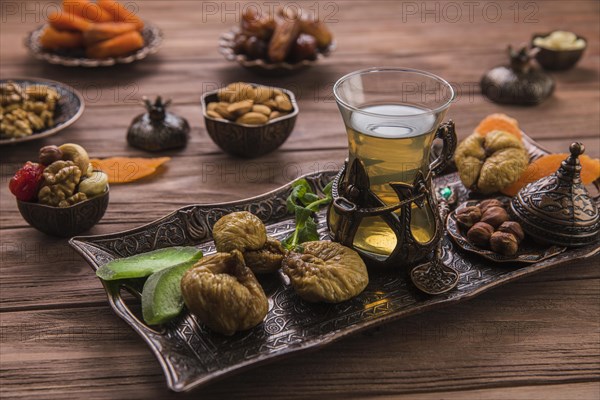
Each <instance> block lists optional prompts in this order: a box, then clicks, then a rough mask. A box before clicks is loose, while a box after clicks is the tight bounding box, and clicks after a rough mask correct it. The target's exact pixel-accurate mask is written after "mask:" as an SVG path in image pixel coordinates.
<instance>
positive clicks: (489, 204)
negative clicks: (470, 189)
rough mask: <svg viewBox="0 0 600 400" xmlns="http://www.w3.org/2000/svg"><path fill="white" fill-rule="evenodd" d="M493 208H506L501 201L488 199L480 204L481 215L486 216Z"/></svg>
mask: <svg viewBox="0 0 600 400" xmlns="http://www.w3.org/2000/svg"><path fill="white" fill-rule="evenodd" d="M491 207H501V208H504V204H502V202H501V201H500V200H497V199H487V200H483V201H482V202H481V203H479V208H480V209H481V214H485V212H486V211H487V209H488V208H491Z"/></svg>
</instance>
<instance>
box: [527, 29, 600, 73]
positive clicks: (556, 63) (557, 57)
mask: <svg viewBox="0 0 600 400" xmlns="http://www.w3.org/2000/svg"><path fill="white" fill-rule="evenodd" d="M551 33H552V32H548V33H537V34H535V35H533V37H532V38H531V45H532V46H533V47H537V48H538V49H540V51H539V52H538V53H537V54H536V55H535V59H536V60H537V62H538V63H540V65H541V66H542V67H543V68H544V69H547V70H553V71H564V70H567V69H570V68H573V67H574V66H575V64H577V62H578V61H579V60H580V59H581V56H583V53H584V51H585V49H586V48H587V44H588V41H587V39H586V38H584V37H583V36H579V35H577V39H583V40H584V41H585V47H584V48H583V49H577V50H552V49H548V48H545V47H541V46H536V45H535V44H533V42H534V40H535V39H536V38H538V37H546V36H548V35H550V34H551Z"/></svg>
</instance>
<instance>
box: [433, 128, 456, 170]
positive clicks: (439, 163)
mask: <svg viewBox="0 0 600 400" xmlns="http://www.w3.org/2000/svg"><path fill="white" fill-rule="evenodd" d="M435 138H436V139H441V140H442V141H443V143H444V145H443V146H442V152H441V153H440V155H439V156H438V157H437V158H436V159H435V160H434V161H433V162H432V163H431V164H430V166H429V169H430V171H431V173H432V174H433V175H434V176H435V175H439V174H441V173H442V172H443V171H444V169H446V167H447V166H448V163H449V162H450V161H451V160H452V157H453V156H454V151H455V150H456V144H457V138H456V129H455V126H454V122H453V121H452V120H450V121H448V122H444V123H442V124H441V125H440V126H439V128H438V129H437V131H436V132H435Z"/></svg>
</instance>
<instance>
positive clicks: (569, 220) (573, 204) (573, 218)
mask: <svg viewBox="0 0 600 400" xmlns="http://www.w3.org/2000/svg"><path fill="white" fill-rule="evenodd" d="M569 150H570V151H571V155H570V156H569V157H568V158H567V159H565V160H564V161H563V162H562V164H561V166H560V168H559V169H558V170H557V171H556V172H555V173H554V174H552V175H550V176H547V177H544V178H541V179H539V180H537V181H535V182H533V183H530V184H528V185H526V186H525V187H524V188H522V189H521V190H520V191H519V193H518V194H517V195H516V196H515V197H513V199H512V202H511V207H510V212H511V214H512V215H513V217H514V219H516V220H517V221H518V222H519V223H520V224H521V226H522V227H523V230H524V231H525V232H526V233H527V234H528V235H530V236H532V237H534V238H535V239H537V240H539V241H541V242H547V243H553V244H557V245H562V246H585V245H588V244H592V243H595V242H596V241H597V240H598V239H599V237H600V235H599V232H600V216H599V215H598V205H597V204H596V203H595V201H594V200H593V199H592V198H591V197H590V195H589V193H588V191H587V189H586V188H585V186H584V184H583V183H582V182H581V175H580V172H581V164H580V162H579V156H580V155H581V154H583V152H584V151H585V147H584V146H583V144H581V143H573V144H571V146H570V147H569Z"/></svg>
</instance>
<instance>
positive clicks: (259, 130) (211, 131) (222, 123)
mask: <svg viewBox="0 0 600 400" xmlns="http://www.w3.org/2000/svg"><path fill="white" fill-rule="evenodd" d="M255 86H258V85H255ZM278 89H279V90H281V91H282V92H284V93H285V94H286V95H288V97H289V98H290V101H291V102H292V105H293V106H294V109H293V110H292V111H291V112H290V113H289V114H286V115H284V116H282V117H279V118H275V119H273V120H271V121H269V122H267V123H266V124H264V125H245V124H238V123H236V122H232V121H227V120H224V119H217V118H212V117H209V116H208V115H206V111H207V106H208V104H209V103H213V102H216V101H219V99H218V96H217V93H218V90H215V91H212V92H208V93H205V94H203V95H202V113H203V115H204V124H205V126H206V130H207V131H208V135H209V136H210V138H211V139H212V140H213V142H215V143H216V145H217V146H219V147H220V148H221V149H222V150H223V151H225V152H226V153H229V154H231V155H234V156H238V157H244V158H256V157H260V156H262V155H265V154H267V153H270V152H272V151H274V150H276V149H277V148H279V146H281V145H282V144H283V143H284V142H285V141H286V140H287V138H288V137H289V136H290V134H291V133H292V130H293V129H294V125H295V124H296V117H297V116H298V111H299V110H298V104H297V103H296V97H295V96H294V93H292V92H290V91H289V90H286V89H282V88H278Z"/></svg>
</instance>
